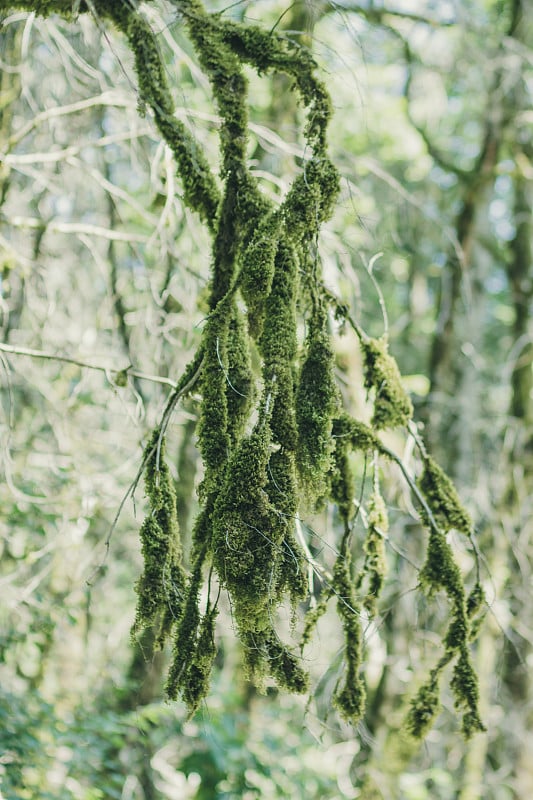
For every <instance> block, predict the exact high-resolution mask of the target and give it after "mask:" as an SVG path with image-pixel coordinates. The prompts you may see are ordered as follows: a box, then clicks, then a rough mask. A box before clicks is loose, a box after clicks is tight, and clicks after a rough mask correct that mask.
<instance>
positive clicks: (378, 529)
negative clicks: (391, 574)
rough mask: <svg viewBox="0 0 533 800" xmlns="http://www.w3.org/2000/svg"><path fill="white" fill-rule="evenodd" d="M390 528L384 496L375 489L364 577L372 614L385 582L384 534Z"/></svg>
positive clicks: (369, 522) (371, 502)
mask: <svg viewBox="0 0 533 800" xmlns="http://www.w3.org/2000/svg"><path fill="white" fill-rule="evenodd" d="M388 528H389V521H388V516H387V507H386V505H385V502H384V500H383V498H382V496H381V495H380V494H379V492H378V491H377V490H375V491H374V492H373V494H372V497H371V498H370V500H369V503H368V530H367V534H366V538H365V543H364V545H363V549H364V552H365V565H364V570H363V575H362V578H363V577H364V578H365V579H366V582H367V591H366V595H365V597H364V599H363V605H364V607H365V608H366V610H367V611H368V613H369V614H370V616H374V615H375V613H376V602H377V599H378V597H379V596H380V594H381V590H382V588H383V584H384V582H385V575H386V571H387V564H386V560H385V542H384V539H383V535H384V534H385V533H386V532H387V531H388Z"/></svg>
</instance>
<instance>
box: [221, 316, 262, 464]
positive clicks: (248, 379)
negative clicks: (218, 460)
mask: <svg viewBox="0 0 533 800" xmlns="http://www.w3.org/2000/svg"><path fill="white" fill-rule="evenodd" d="M227 363H228V372H227V377H226V404H227V420H228V423H227V424H228V436H229V439H230V447H231V448H232V449H233V448H234V447H235V445H236V444H237V442H238V441H239V440H240V439H241V437H242V435H243V433H244V430H245V427H246V423H247V421H248V417H249V413H250V410H251V408H252V406H253V402H254V399H255V386H254V378H253V374H252V361H251V355H250V342H249V338H248V335H247V331H246V322H245V320H244V319H243V315H242V313H241V312H240V311H239V309H238V308H237V306H236V305H235V304H234V306H233V310H232V316H231V319H230V324H229V330H228V338H227Z"/></svg>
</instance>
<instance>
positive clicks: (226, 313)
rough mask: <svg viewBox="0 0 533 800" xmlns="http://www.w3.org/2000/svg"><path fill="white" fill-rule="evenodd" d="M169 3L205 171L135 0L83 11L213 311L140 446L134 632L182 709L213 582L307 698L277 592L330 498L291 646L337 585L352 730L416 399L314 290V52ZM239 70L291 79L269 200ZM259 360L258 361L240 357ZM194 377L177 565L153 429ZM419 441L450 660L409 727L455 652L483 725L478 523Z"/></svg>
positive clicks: (273, 663)
mask: <svg viewBox="0 0 533 800" xmlns="http://www.w3.org/2000/svg"><path fill="white" fill-rule="evenodd" d="M13 5H15V6H17V7H19V8H23V9H26V10H31V11H35V12H36V13H38V14H42V15H47V14H50V13H53V12H57V13H60V14H63V15H66V16H69V15H70V14H71V12H72V3H71V2H67V1H66V0H41V1H40V2H39V0H35V2H32V1H31V0H20V1H19V2H16V3H11V2H9V3H5V2H1V3H0V8H7V7H11V6H13ZM173 5H174V6H175V8H176V11H177V13H178V14H179V17H180V19H181V20H182V22H183V25H184V27H185V28H186V31H187V33H188V36H189V37H190V41H191V43H192V45H193V47H194V49H195V52H196V55H197V58H198V61H199V63H200V65H201V68H202V69H203V71H204V73H205V75H206V76H207V78H208V79H209V82H210V85H211V89H212V93H213V97H214V100H215V102H216V104H217V110H218V114H219V118H220V124H219V139H220V169H219V170H218V171H217V172H215V170H214V169H213V168H212V167H211V166H210V164H209V163H208V162H207V160H206V159H205V157H204V155H203V153H202V149H201V147H200V145H199V144H198V143H197V142H196V141H195V139H194V136H192V135H191V133H190V132H189V131H188V130H187V129H186V128H185V126H184V125H183V124H182V123H180V122H179V121H178V120H177V119H176V117H175V115H174V103H173V99H172V92H171V90H170V88H169V85H168V79H167V73H166V71H165V69H164V66H163V62H162V58H161V55H160V52H159V48H158V43H157V39H156V37H155V35H154V33H153V31H152V30H151V28H150V25H149V24H148V22H147V21H146V19H145V17H144V16H143V14H142V11H141V10H140V9H139V7H138V5H137V3H136V2H132V1H131V0H113V2H104V0H93V2H91V3H88V2H87V3H85V2H82V3H81V4H79V8H78V12H80V13H83V12H90V13H92V14H93V15H97V16H98V17H99V18H101V19H103V20H106V19H107V20H110V21H111V22H112V23H113V24H114V25H115V26H116V27H117V28H118V29H119V30H120V31H121V32H122V34H124V36H125V37H126V39H127V42H128V44H129V47H130V48H131V51H132V54H133V56H134V63H135V70H136V73H137V79H138V92H139V106H140V108H141V110H143V111H144V112H145V113H151V114H153V117H154V120H155V123H156V125H157V127H158V129H159V131H160V133H161V136H162V137H163V139H164V141H165V142H166V144H167V145H168V146H169V148H170V150H171V151H172V153H173V156H174V159H175V164H176V170H177V172H178V174H179V177H180V179H181V182H182V186H183V198H184V202H185V203H186V204H187V206H188V207H189V208H190V209H191V210H193V211H195V212H197V213H198V215H199V217H200V219H201V220H202V221H203V222H204V223H205V225H206V226H207V228H208V230H209V232H210V234H211V240H212V252H211V281H210V295H209V313H208V316H207V320H206V322H205V325H204V328H203V332H202V339H201V343H200V345H199V349H198V352H197V354H196V356H195V358H194V360H193V362H192V363H191V365H190V366H189V367H188V369H187V370H186V372H185V374H184V376H183V377H182V378H181V380H180V381H179V382H178V388H177V389H176V391H175V392H174V393H173V394H172V396H171V397H170V399H169V402H168V405H167V409H166V410H165V413H164V415H163V418H162V420H161V422H160V424H159V425H158V426H157V428H156V429H155V431H154V432H153V435H152V437H151V438H150V440H149V442H148V444H147V445H146V450H145V455H144V462H143V463H144V471H145V481H146V494H147V499H148V515H147V517H146V519H145V521H144V522H143V524H142V526H141V532H140V535H141V542H142V553H143V556H144V572H143V575H142V577H141V578H140V580H139V582H138V584H137V587H136V588H137V594H138V603H137V614H136V618H135V623H134V626H133V634H134V635H135V636H136V635H138V634H139V633H140V632H141V631H142V630H143V629H144V628H147V627H155V630H156V641H157V643H158V645H159V646H161V647H162V646H163V644H164V642H165V640H167V639H169V640H171V641H172V643H173V660H172V663H171V666H170V670H169V675H168V680H167V693H168V696H169V697H170V698H177V697H178V696H181V697H182V699H183V700H184V701H185V703H186V704H187V706H188V709H189V712H190V713H191V714H192V713H194V711H195V710H196V709H197V708H198V706H199V705H200V703H201V701H202V699H203V698H204V697H205V696H206V695H207V693H208V691H209V680H210V674H211V668H212V664H213V660H214V657H215V654H216V644H215V642H216V631H215V623H216V617H217V604H218V598H219V595H220V591H219V590H225V591H226V592H227V594H228V597H229V601H230V604H231V608H232V611H233V617H234V621H235V626H236V630H237V633H238V636H239V638H240V640H241V642H242V644H243V649H244V659H245V666H246V669H247V673H248V675H249V677H250V678H251V679H252V680H253V681H254V682H255V683H256V684H257V685H258V686H259V687H261V686H263V685H265V683H266V682H267V681H268V680H273V681H274V682H275V683H276V684H277V685H278V686H279V687H282V688H284V689H287V690H289V691H291V692H299V693H302V692H307V691H308V690H309V676H308V674H307V671H306V669H305V666H304V662H303V659H302V658H301V656H300V654H299V653H298V651H297V650H296V648H293V647H291V646H290V645H289V644H287V643H286V642H285V641H283V640H282V638H281V635H280V632H279V625H277V612H278V609H279V607H280V605H281V604H282V603H284V602H285V601H286V600H287V601H289V602H290V603H291V604H292V605H293V607H296V605H297V604H298V603H300V602H301V601H306V600H307V599H308V597H309V595H310V586H309V580H308V562H309V553H308V549H307V545H306V543H305V541H302V540H301V537H300V536H299V535H298V533H297V529H296V522H297V520H299V516H300V514H301V513H304V512H306V511H313V510H315V509H316V508H317V507H319V506H321V505H322V504H324V503H326V502H332V503H334V504H335V506H336V513H337V517H338V520H339V521H340V524H341V526H342V528H343V531H342V534H341V539H340V542H339V544H338V548H337V555H336V561H335V564H334V568H333V573H332V575H331V579H330V580H329V581H328V582H325V583H324V587H323V589H322V596H321V597H320V598H319V599H318V603H317V604H315V605H314V606H312V607H311V608H310V610H309V612H308V614H307V617H306V619H305V622H304V633H303V638H302V644H303V645H305V644H306V643H307V642H308V641H309V639H310V638H311V636H312V632H313V628H314V626H315V625H316V623H317V621H318V619H319V617H320V616H321V614H322V613H323V612H324V611H325V609H326V606H327V604H328V602H329V601H330V600H331V599H332V598H333V597H334V598H335V601H336V606H337V612H338V617H339V620H340V625H341V626H342V630H343V632H344V644H345V649H344V663H345V668H344V672H343V674H342V676H341V678H340V679H339V683H338V685H337V687H336V689H335V692H334V703H335V705H336V707H337V709H338V710H339V713H340V714H341V716H342V717H343V718H344V719H345V720H347V721H349V722H350V723H353V724H356V723H357V722H358V721H359V720H360V719H361V717H362V715H363V713H364V708H365V695H366V688H365V676H364V636H363V627H362V620H363V617H365V618H368V616H370V617H372V616H373V615H375V614H376V610H377V607H378V602H379V595H380V592H381V590H382V587H383V584H384V582H385V578H386V575H385V559H384V537H385V535H386V534H387V530H388V521H387V510H386V506H385V503H384V500H383V498H382V495H381V492H380V487H379V469H380V462H381V461H390V460H391V459H392V460H395V458H394V455H393V454H392V453H391V451H390V450H389V449H388V447H387V446H386V445H385V443H384V441H383V438H382V437H383V434H384V433H386V432H387V431H389V430H392V429H397V428H404V429H409V428H410V427H412V415H413V408H412V405H411V401H410V399H409V397H408V395H407V394H406V392H405V390H404V388H403V387H402V383H401V378H400V373H399V370H398V367H397V365H396V362H395V361H394V359H393V357H392V356H391V355H390V353H389V352H388V342H387V340H386V338H381V339H370V338H369V337H368V336H366V335H365V334H364V333H363V332H362V331H360V330H359V328H358V327H357V326H356V325H354V323H353V322H352V320H351V318H350V315H349V311H348V310H347V309H346V308H344V307H342V306H341V305H340V304H338V303H337V302H336V301H335V298H332V296H331V294H330V292H328V291H327V290H326V288H325V286H324V284H323V279H322V274H321V263H320V256H319V251H318V237H319V233H320V228H321V225H322V224H323V223H324V222H325V221H326V220H328V218H329V217H330V216H331V214H332V212H333V209H334V207H335V202H336V199H337V195H338V192H339V177H338V174H337V171H336V169H335V167H334V165H333V164H332V163H331V161H330V159H329V157H328V150H327V133H328V124H329V122H330V118H331V113H332V108H331V103H330V99H329V96H328V93H327V91H326V88H325V86H324V85H323V83H322V82H321V81H320V80H319V78H318V77H317V73H318V68H317V65H316V64H315V62H314V60H313V58H312V56H311V55H310V53H309V52H308V51H307V50H306V49H305V48H303V47H300V46H299V45H297V44H296V43H295V42H294V41H292V40H290V39H289V38H287V37H284V36H281V35H278V34H277V33H275V32H273V31H267V30H263V29H262V28H261V27H259V26H255V25H250V24H244V23H243V24H237V23H235V22H232V21H228V20H225V19H223V17H222V16H221V15H218V14H212V13H208V12H207V11H206V10H205V8H204V6H203V4H202V2H200V0H173ZM244 65H248V66H250V67H252V68H253V69H255V70H256V72H257V73H258V74H259V75H262V74H266V73H270V74H272V73H282V74H284V75H287V76H289V78H291V79H292V81H293V91H294V92H295V93H296V94H297V96H298V99H299V101H300V103H301V105H302V106H303V108H304V109H305V113H306V120H305V125H304V129H303V139H304V143H305V154H306V157H305V159H304V160H303V163H302V164H301V168H300V171H299V174H297V176H296V177H295V178H294V180H293V182H292V184H291V186H290V189H289V190H288V192H287V193H286V196H285V198H284V199H283V200H282V201H281V202H280V203H278V204H276V203H275V202H274V201H273V200H270V199H268V198H267V197H266V196H265V195H264V194H263V193H262V192H261V190H260V188H259V184H258V180H257V178H256V177H254V175H253V174H252V173H251V171H250V169H249V165H248V137H249V121H248V94H247V93H248V81H247V77H246V74H245V71H244V69H243V67H244ZM334 318H336V319H339V318H341V319H344V321H345V322H347V323H348V324H350V325H351V326H352V327H355V329H356V332H357V334H358V336H359V341H360V348H361V356H362V361H363V367H364V388H365V389H366V390H367V393H368V398H369V402H370V403H371V404H372V414H371V420H370V423H369V424H367V423H365V422H364V421H363V420H359V419H356V418H354V417H352V416H350V414H349V413H348V411H347V410H345V409H344V408H343V404H342V399H341V392H340V390H339V389H338V387H337V383H336V380H335V348H334V344H333V340H332V329H333V325H334ZM302 332H303V333H302ZM255 362H259V364H260V366H259V368H258V369H255V368H253V367H252V364H253V363H255ZM193 389H194V391H195V393H196V394H197V395H198V396H200V397H201V407H200V416H199V422H198V446H199V450H200V453H201V456H202V460H203V465H204V475H203V480H202V483H201V486H200V489H199V497H200V503H201V509H200V512H199V515H198V517H197V519H196V521H195V524H194V528H193V535H192V547H191V552H190V553H189V554H188V559H187V561H188V563H189V565H190V567H189V571H188V573H187V571H186V570H185V567H184V565H183V561H182V552H181V544H180V533H179V530H178V521H177V513H176V496H175V492H174V489H173V485H172V479H171V476H170V472H169V469H168V466H167V465H166V462H165V432H166V428H167V426H168V422H169V419H170V416H171V413H172V409H173V408H174V406H175V405H176V403H177V402H178V400H179V399H180V398H181V397H183V396H184V395H186V394H187V393H189V392H191V391H192V390H193ZM416 441H417V442H419V440H418V438H417V439H416ZM420 451H421V461H422V465H423V468H422V472H421V475H420V477H419V479H418V482H415V481H414V480H412V479H410V478H409V475H407V474H406V477H407V480H408V483H409V488H410V490H411V491H412V493H413V497H414V498H415V500H416V502H417V503H418V505H419V510H420V516H421V520H422V522H423V524H424V525H425V527H426V528H427V530H428V542H427V554H426V559H425V564H424V566H423V568H422V570H421V572H420V575H419V588H420V590H421V591H424V592H426V593H427V594H428V595H429V596H431V595H433V594H434V593H436V592H439V591H442V592H444V594H445V595H446V597H447V599H448V601H449V606H450V620H449V625H448V629H447V632H446V634H445V637H444V641H443V645H442V646H443V654H442V656H441V658H440V660H439V661H438V663H437V664H436V666H435V667H434V668H433V670H432V671H431V674H430V676H429V680H428V681H427V682H426V683H425V684H424V685H423V686H422V688H421V689H420V690H419V691H418V694H417V695H416V697H415V698H414V700H413V702H412V706H411V711H410V714H409V717H408V720H407V727H408V729H409V730H410V731H411V732H412V733H413V734H414V735H415V736H417V737H420V736H423V735H424V734H425V733H426V731H427V730H428V728H429V726H430V725H431V723H432V721H433V720H434V718H435V716H436V714H437V712H438V710H439V690H438V687H439V679H440V677H441V674H442V672H443V670H444V668H445V667H446V666H447V665H448V664H449V663H452V662H453V663H454V666H453V676H452V681H451V687H452V690H453V693H454V696H455V702H456V706H457V708H458V709H459V710H460V711H461V712H462V713H463V731H464V733H465V735H466V736H470V735H471V734H473V733H474V732H475V731H479V730H483V724H482V721H481V719H480V715H479V711H478V690H477V681H476V675H475V673H474V669H473V666H472V662H471V659H470V655H469V642H470V640H471V638H472V635H473V618H474V616H475V615H476V614H477V612H478V611H479V609H480V607H481V605H482V603H483V600H482V594H481V588H480V585H479V583H478V584H476V587H475V588H474V590H473V593H472V594H471V595H470V597H469V598H467V593H466V590H465V587H464V584H463V579H462V576H461V573H460V569H459V566H458V565H457V563H456V561H455V559H454V555H453V552H452V549H451V546H450V544H449V542H448V540H447V534H448V533H449V532H450V531H451V530H456V531H459V532H460V533H463V534H465V535H466V536H468V537H471V536H472V535H473V531H472V523H471V521H470V518H469V516H468V514H467V513H466V512H465V511H464V509H463V508H462V506H461V504H460V501H459V498H458V496H457V492H456V490H455V489H454V487H453V485H452V483H451V481H450V480H449V478H448V477H447V476H446V474H445V473H444V472H443V471H442V470H441V469H440V468H439V467H438V466H437V465H436V464H435V462H434V461H433V460H432V459H431V457H430V456H429V455H428V454H427V453H426V452H425V450H424V448H423V446H422V445H421V444H420ZM358 459H359V463H360V464H365V465H366V463H367V460H372V461H373V470H374V485H373V491H372V496H371V499H370V502H369V503H368V507H367V519H366V524H367V536H366V541H365V543H364V547H363V552H362V553H361V554H356V556H357V557H359V556H362V558H360V559H359V558H357V561H356V558H355V556H354V553H353V550H354V548H353V543H352V532H353V528H354V523H355V519H356V517H357V514H358V513H359V511H360V502H359V500H358V493H359V489H358V484H359V482H358V480H356V469H355V466H354V465H355V464H356V463H357V460H358ZM396 460H397V459H396ZM404 472H405V471H404ZM391 535H392V534H391ZM359 561H362V566H361V568H360V570H359V573H357V572H356V569H355V564H356V563H359ZM215 576H216V580H215ZM217 583H218V588H215V587H216V585H217ZM204 587H207V591H204ZM215 594H216V595H217V596H216V597H215V596H214V595H215Z"/></svg>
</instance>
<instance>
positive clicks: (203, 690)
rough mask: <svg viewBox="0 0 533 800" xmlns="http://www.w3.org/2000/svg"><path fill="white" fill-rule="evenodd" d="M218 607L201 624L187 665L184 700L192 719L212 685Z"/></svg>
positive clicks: (207, 614)
mask: <svg viewBox="0 0 533 800" xmlns="http://www.w3.org/2000/svg"><path fill="white" fill-rule="evenodd" d="M216 616H217V609H216V607H214V608H211V609H209V610H208V611H207V612H206V613H205V615H204V617H203V619H202V621H201V623H200V629H199V635H198V642H197V645H196V650H195V652H194V654H193V655H192V657H191V659H190V661H189V662H188V664H187V672H186V677H185V679H184V681H183V683H184V689H183V699H184V701H185V703H186V705H187V709H188V712H189V717H192V716H193V714H194V713H195V711H197V709H198V708H199V706H200V703H201V702H202V700H203V699H204V698H205V697H207V695H208V693H209V687H210V684H211V672H212V669H213V661H214V659H215V656H216V652H217V651H216V646H215V620H216Z"/></svg>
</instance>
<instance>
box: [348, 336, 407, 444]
mask: <svg viewBox="0 0 533 800" xmlns="http://www.w3.org/2000/svg"><path fill="white" fill-rule="evenodd" d="M361 348H362V351H363V356H364V367H365V386H366V388H367V389H374V392H375V397H374V414H373V416H372V424H373V426H374V427H375V428H378V429H380V428H396V427H398V426H399V425H407V423H408V422H409V420H410V419H411V417H412V416H413V405H412V403H411V401H410V399H409V397H408V396H407V394H406V392H405V389H404V388H403V386H402V383H401V375H400V371H399V369H398V365H397V363H396V361H395V360H394V359H393V358H392V356H391V355H390V354H389V352H388V344H387V340H386V339H385V338H382V339H367V340H366V341H364V342H362V343H361Z"/></svg>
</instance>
